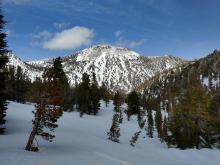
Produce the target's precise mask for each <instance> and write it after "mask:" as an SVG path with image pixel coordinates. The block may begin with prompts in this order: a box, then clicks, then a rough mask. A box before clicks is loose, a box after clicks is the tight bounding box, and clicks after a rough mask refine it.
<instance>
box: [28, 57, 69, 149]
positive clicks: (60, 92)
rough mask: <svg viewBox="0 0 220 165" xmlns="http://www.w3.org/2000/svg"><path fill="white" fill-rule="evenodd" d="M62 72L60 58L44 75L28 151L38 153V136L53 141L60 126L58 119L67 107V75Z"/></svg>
mask: <svg viewBox="0 0 220 165" xmlns="http://www.w3.org/2000/svg"><path fill="white" fill-rule="evenodd" d="M63 74H64V72H63V70H62V64H61V60H60V58H58V59H55V60H54V63H53V67H51V68H49V69H47V70H45V72H44V74H43V78H44V82H43V85H44V86H43V88H44V89H43V93H42V96H41V99H40V102H38V103H37V104H36V112H35V119H34V120H33V129H32V132H31V134H30V136H29V140H28V143H27V145H26V148H25V149H26V150H28V151H33V150H34V151H37V150H38V148H36V147H34V146H33V140H34V138H35V136H36V135H40V136H41V137H43V139H45V140H48V141H50V142H51V141H52V139H53V138H54V137H55V135H53V134H52V132H53V131H54V129H55V128H56V127H57V126H58V125H57V124H56V122H57V120H58V118H60V117H61V116H62V113H63V107H64V106H65V97H64V96H65V94H66V93H65V87H66V86H65V85H66V84H64V83H65V75H63Z"/></svg>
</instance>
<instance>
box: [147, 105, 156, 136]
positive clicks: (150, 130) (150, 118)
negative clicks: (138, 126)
mask: <svg viewBox="0 0 220 165" xmlns="http://www.w3.org/2000/svg"><path fill="white" fill-rule="evenodd" d="M147 121H148V122H147V127H146V132H147V136H149V137H150V138H153V134H154V119H153V115H152V110H151V109H147Z"/></svg>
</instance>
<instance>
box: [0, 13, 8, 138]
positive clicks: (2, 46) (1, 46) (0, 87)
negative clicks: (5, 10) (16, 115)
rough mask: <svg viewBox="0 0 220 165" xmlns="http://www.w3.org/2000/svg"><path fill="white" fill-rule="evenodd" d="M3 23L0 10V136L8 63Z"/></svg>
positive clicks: (4, 112) (4, 106) (4, 111)
mask: <svg viewBox="0 0 220 165" xmlns="http://www.w3.org/2000/svg"><path fill="white" fill-rule="evenodd" d="M4 25H5V22H4V20H3V15H2V11H1V9H0V134H2V133H4V129H5V128H4V127H3V126H2V125H4V124H5V119H4V118H5V116H6V109H7V107H6V106H7V103H6V100H7V96H6V93H5V86H6V84H5V80H6V76H7V73H6V72H5V70H4V69H5V65H6V63H7V62H8V58H7V56H6V53H7V49H6V48H7V44H6V40H5V39H6V34H5V33H4V32H3V28H4Z"/></svg>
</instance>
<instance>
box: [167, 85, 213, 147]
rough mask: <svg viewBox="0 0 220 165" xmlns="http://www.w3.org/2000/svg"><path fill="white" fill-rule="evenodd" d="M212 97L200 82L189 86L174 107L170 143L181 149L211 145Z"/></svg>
mask: <svg viewBox="0 0 220 165" xmlns="http://www.w3.org/2000/svg"><path fill="white" fill-rule="evenodd" d="M209 105H210V98H209V96H208V95H207V94H206V91H205V90H204V88H203V87H202V85H201V84H200V83H196V84H194V85H193V86H191V87H189V88H188V90H187V91H186V92H185V93H184V94H183V95H182V96H181V98H180V100H179V102H178V103H177V104H176V105H175V106H174V107H173V115H172V117H171V118H170V125H169V130H170V131H171V133H172V135H171V136H170V139H169V143H171V144H172V145H176V146H177V147H178V148H180V149H186V148H193V147H196V148H198V149H199V148H203V147H211V145H212V144H211V140H210V138H209V137H210V136H209V135H210V132H209V127H210V123H209V122H210V120H211V118H210V116H209V112H208V110H209V109H208V108H209Z"/></svg>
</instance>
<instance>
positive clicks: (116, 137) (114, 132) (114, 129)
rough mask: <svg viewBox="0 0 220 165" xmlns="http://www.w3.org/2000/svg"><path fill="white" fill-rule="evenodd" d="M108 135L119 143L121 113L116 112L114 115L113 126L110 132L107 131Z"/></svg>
mask: <svg viewBox="0 0 220 165" xmlns="http://www.w3.org/2000/svg"><path fill="white" fill-rule="evenodd" d="M107 135H108V139H109V140H111V141H113V142H117V143H119V137H120V127H119V114H118V113H115V114H114V115H113V119H112V126H111V128H110V130H109V132H107Z"/></svg>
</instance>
